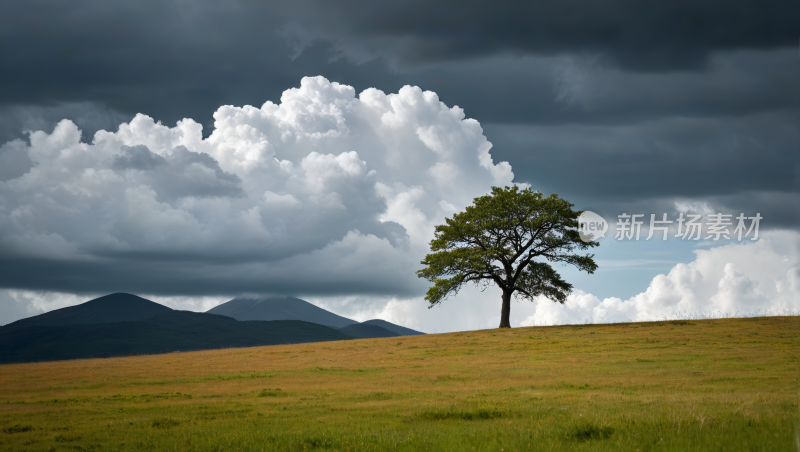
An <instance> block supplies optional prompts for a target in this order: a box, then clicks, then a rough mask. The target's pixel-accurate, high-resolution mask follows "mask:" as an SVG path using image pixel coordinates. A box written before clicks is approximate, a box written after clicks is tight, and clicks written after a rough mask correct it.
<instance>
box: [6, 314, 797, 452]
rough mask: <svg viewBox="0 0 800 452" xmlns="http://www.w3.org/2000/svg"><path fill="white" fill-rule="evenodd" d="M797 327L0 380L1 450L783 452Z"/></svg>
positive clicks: (464, 344) (98, 364) (311, 347)
mask: <svg viewBox="0 0 800 452" xmlns="http://www.w3.org/2000/svg"><path fill="white" fill-rule="evenodd" d="M798 390H800V317H763V318H753V319H720V320H692V321H672V322H670V321H668V322H655V323H632V324H609V325H581V326H558V327H531V328H515V329H511V330H484V331H470V332H462V333H450V334H438V335H427V336H414V337H402V338H387V339H364V340H355V341H343V342H322V343H309V344H299V345H282V346H269V347H253V348H243V349H224V350H210V351H201V352H189V353H173V354H165V355H152V356H139V357H126V358H109V359H92V360H74V361H61V362H49V363H35V364H10V365H3V366H0V429H2V430H3V431H2V432H0V441H2V444H0V448H3V447H5V448H8V449H9V450H23V449H24V450H315V449H320V450H323V449H324V450H425V449H428V450H501V449H504V450H506V451H508V450H623V449H627V450H637V449H639V450H641V451H645V450H792V449H794V448H795V447H797V446H796V442H800V438H797V435H798V432H800V427H798V424H797V422H798V400H799V393H798Z"/></svg>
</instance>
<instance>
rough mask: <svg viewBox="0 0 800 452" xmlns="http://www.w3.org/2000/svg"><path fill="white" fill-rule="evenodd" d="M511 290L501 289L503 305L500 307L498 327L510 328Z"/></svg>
mask: <svg viewBox="0 0 800 452" xmlns="http://www.w3.org/2000/svg"><path fill="white" fill-rule="evenodd" d="M509 317H511V291H510V290H509V291H506V290H504V291H503V307H502V309H500V328H511V322H510V321H509V320H508V319H509Z"/></svg>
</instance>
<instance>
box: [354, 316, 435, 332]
mask: <svg viewBox="0 0 800 452" xmlns="http://www.w3.org/2000/svg"><path fill="white" fill-rule="evenodd" d="M361 325H374V326H379V327H381V328H383V329H386V330H389V331H391V332H393V333H397V335H398V336H417V335H420V334H425V333H422V332H419V331H415V330H412V329H411V328H406V327H404V326H400V325H395V324H394V323H391V322H387V321H386V320H381V319H374V320H367V321H366V322H361Z"/></svg>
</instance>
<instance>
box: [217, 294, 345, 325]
mask: <svg viewBox="0 0 800 452" xmlns="http://www.w3.org/2000/svg"><path fill="white" fill-rule="evenodd" d="M206 312H207V313H209V314H219V315H225V316H228V317H232V318H234V319H236V320H302V321H305V322H311V323H317V324H320V325H326V326H333V327H336V328H342V327H345V326H347V325H352V324H354V323H358V322H356V321H355V320H350V319H348V318H346V317H342V316H340V315H336V314H334V313H332V312H330V311H326V310H325V309H322V308H320V307H317V306H314V305H313V304H311V303H309V302H307V301H305V300H301V299H299V298H294V297H274V296H266V297H253V296H242V297H236V298H234V299H233V300H231V301H229V302H227V303H223V304H221V305H219V306H217V307H215V308H212V309H209V310H208V311H206Z"/></svg>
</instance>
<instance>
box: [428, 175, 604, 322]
mask: <svg viewBox="0 0 800 452" xmlns="http://www.w3.org/2000/svg"><path fill="white" fill-rule="evenodd" d="M572 207H573V205H572V204H571V203H569V202H568V201H566V200H564V199H561V198H559V197H558V195H555V194H553V195H550V196H548V197H544V196H543V195H542V194H541V193H539V192H534V191H532V190H531V189H530V188H527V189H524V190H520V189H519V187H516V186H514V187H505V188H499V187H492V193H491V194H490V195H485V196H481V197H478V198H475V200H474V202H473V205H472V206H469V207H467V208H466V210H465V211H464V212H461V213H457V214H455V215H453V217H452V218H447V219H446V220H445V221H446V224H444V225H440V226H437V227H436V232H435V238H434V239H433V240H432V241H431V242H430V247H431V251H432V252H431V253H430V254H428V255H427V256H425V259H424V260H423V261H422V264H423V265H425V268H423V269H422V270H419V271H418V272H417V276H418V277H420V278H425V279H427V280H429V281H431V282H432V283H433V286H432V287H431V288H430V289H429V290H428V293H427V295H426V296H425V299H426V300H427V301H428V302H429V303H430V306H431V307H432V306H435V305H437V304H439V303H441V302H442V301H443V300H445V299H447V298H448V297H449V296H450V295H454V294H457V293H458V291H459V290H460V289H461V287H462V286H463V285H464V284H468V283H474V284H476V285H478V286H481V285H489V284H492V283H494V284H496V285H497V286H499V287H500V288H501V289H502V290H503V293H504V294H507V295H508V297H509V298H510V296H511V294H514V293H516V294H517V296H519V297H522V298H525V299H529V300H533V298H535V297H537V296H546V297H548V298H550V299H552V300H555V301H557V302H560V303H563V302H564V300H566V297H567V295H569V293H570V292H571V290H572V285H571V284H569V283H567V282H566V281H564V280H563V279H561V277H560V275H559V274H558V273H557V272H556V271H555V270H554V269H553V267H552V266H551V265H550V263H561V264H567V265H574V266H575V267H577V268H578V269H579V270H581V271H586V272H588V273H594V271H595V270H596V269H597V264H595V262H594V260H593V257H594V255H592V254H585V255H579V254H575V251H576V250H586V249H588V248H591V247H594V246H597V243H595V242H591V243H585V242H583V241H581V239H580V235H579V234H578V231H577V227H578V217H579V216H580V214H581V212H580V211H575V210H572ZM504 301H505V300H504Z"/></svg>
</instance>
